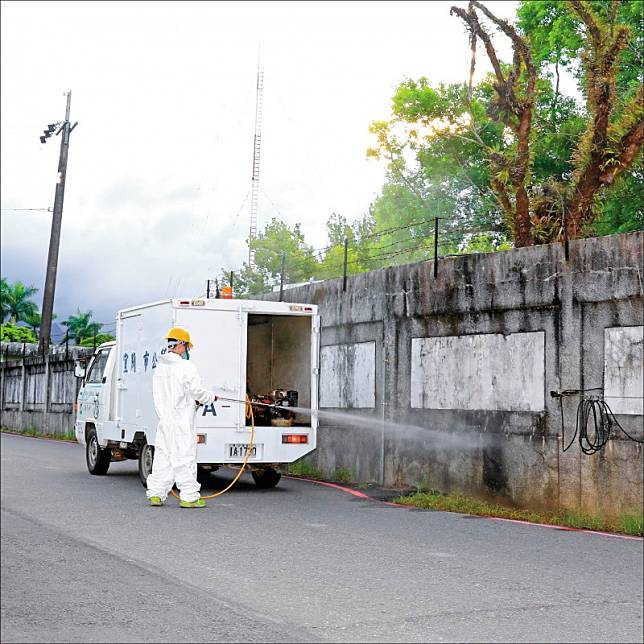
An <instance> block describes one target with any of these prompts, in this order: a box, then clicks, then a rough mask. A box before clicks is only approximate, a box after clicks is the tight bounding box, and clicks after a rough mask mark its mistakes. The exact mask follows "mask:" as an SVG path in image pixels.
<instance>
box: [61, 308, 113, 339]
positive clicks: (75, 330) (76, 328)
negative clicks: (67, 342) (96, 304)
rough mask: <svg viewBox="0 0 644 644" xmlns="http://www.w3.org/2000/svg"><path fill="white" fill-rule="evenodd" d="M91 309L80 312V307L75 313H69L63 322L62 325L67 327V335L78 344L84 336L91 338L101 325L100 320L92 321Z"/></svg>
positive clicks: (96, 333)
mask: <svg viewBox="0 0 644 644" xmlns="http://www.w3.org/2000/svg"><path fill="white" fill-rule="evenodd" d="M92 315H93V313H92V312H91V311H87V312H86V313H81V312H80V309H78V310H77V313H76V315H70V316H69V317H68V318H67V319H66V320H65V321H64V322H61V324H62V325H63V326H66V327H67V330H68V332H69V337H70V338H73V339H74V340H75V341H76V344H80V343H81V342H82V341H83V340H85V339H86V338H93V337H94V336H95V335H98V333H99V332H100V330H101V328H102V327H103V325H102V324H101V323H100V322H92Z"/></svg>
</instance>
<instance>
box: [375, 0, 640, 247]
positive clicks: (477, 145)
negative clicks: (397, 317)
mask: <svg viewBox="0 0 644 644" xmlns="http://www.w3.org/2000/svg"><path fill="white" fill-rule="evenodd" d="M611 6H612V7H616V6H617V5H612V4H608V3H601V2H600V3H592V4H589V3H585V2H575V1H571V2H568V3H562V2H549V1H544V2H527V1H526V2H523V3H522V5H521V9H522V10H524V11H525V15H524V16H523V17H522V21H520V23H519V26H518V27H514V26H512V25H510V24H509V23H507V22H506V21H504V20H500V19H499V18H497V17H496V16H494V15H493V14H492V13H491V12H490V11H489V10H488V9H487V8H486V7H485V6H484V5H483V4H481V3H480V2H476V1H472V2H470V4H469V7H468V9H467V10H464V9H461V8H458V7H453V8H452V13H453V14H455V15H456V16H458V17H459V18H461V19H462V20H463V22H464V24H465V26H466V27H467V29H468V31H469V35H470V43H469V44H470V48H471V50H472V67H471V70H470V71H471V73H470V83H469V85H468V84H465V83H462V84H451V85H445V84H440V85H438V86H435V87H433V86H431V85H430V84H429V81H428V80H427V79H426V78H421V79H420V80H418V81H415V80H406V81H404V82H403V83H401V84H400V85H399V87H398V88H397V90H396V92H395V93H394V96H393V100H392V119H391V120H390V121H385V122H376V123H374V124H373V125H372V132H373V133H374V134H375V136H376V141H377V144H376V146H375V148H373V149H371V150H369V151H368V154H370V155H374V156H379V157H380V158H384V159H385V160H386V161H387V162H388V164H389V165H388V168H389V172H388V176H387V184H386V187H387V188H388V189H387V190H385V189H383V194H382V195H381V196H380V197H379V198H378V199H377V200H376V202H374V206H375V208H374V211H375V214H376V219H379V218H381V217H382V216H383V215H386V213H387V211H390V213H391V215H386V216H387V217H389V219H390V221H392V220H393V219H396V218H397V219H398V220H399V221H401V222H404V221H406V220H407V221H408V220H409V219H410V216H409V213H411V212H412V211H414V210H415V211H416V213H417V214H418V213H426V216H430V217H431V214H433V213H436V212H440V213H441V214H442V215H443V216H446V217H447V218H446V219H445V221H443V222H441V239H445V240H446V241H447V242H448V245H452V246H453V245H456V247H457V248H458V249H459V250H462V249H463V248H465V247H466V244H467V243H468V242H467V239H468V235H469V232H468V234H464V233H463V230H464V229H468V231H470V232H471V231H472V228H474V229H478V230H479V231H480V232H482V233H485V234H487V233H491V234H493V235H494V236H495V238H497V239H498V240H499V243H504V242H503V239H504V238H505V239H507V238H509V239H512V240H513V242H514V244H515V245H516V246H525V245H529V244H535V243H544V242H548V241H553V240H555V239H561V238H562V237H563V236H564V227H565V232H566V233H567V234H568V236H569V237H571V238H572V237H579V236H581V235H584V234H591V233H592V232H593V224H595V223H596V226H597V227H596V228H595V229H594V230H599V229H600V222H602V221H603V224H601V226H602V227H601V229H602V230H604V231H606V230H607V229H608V230H609V231H610V230H611V228H612V229H613V230H614V229H619V230H632V229H636V228H641V224H642V207H641V203H642V201H641V198H640V199H637V195H638V194H639V195H641V186H642V175H643V174H644V173H643V172H642V168H641V154H639V152H640V149H641V145H642V127H643V114H642V104H641V103H642V98H643V97H642V82H641V66H639V65H637V64H636V62H637V61H635V62H634V56H636V54H634V53H633V52H632V49H633V47H632V46H631V48H629V49H626V44H627V43H628V44H630V45H641V44H642V42H643V39H642V35H641V34H642V26H641V22H642V15H641V12H639V13H637V15H636V14H635V9H634V4H633V3H630V2H629V3H623V4H622V5H619V6H618V7H617V9H615V8H613V9H612V10H609V8H610V7H611ZM641 6H642V5H641V4H640V5H639V7H640V9H641ZM484 21H487V22H488V23H491V24H492V25H493V26H494V27H496V28H497V29H498V30H499V31H500V32H501V33H502V35H504V36H505V37H507V38H509V39H510V42H511V44H512V47H513V53H514V56H513V61H512V64H509V65H508V64H506V63H504V62H503V61H501V60H500V59H499V58H498V56H497V53H496V49H495V47H494V45H493V42H492V38H491V36H490V33H489V32H488V27H487V26H486V25H485V24H484ZM548 30H550V31H548ZM553 33H554V34H555V35H554V36H553ZM593 34H595V35H593ZM533 35H534V40H533V39H532V36H533ZM481 42H482V43H483V45H484V49H485V52H486V54H487V56H488V58H489V59H490V61H491V63H492V67H493V70H494V71H493V73H492V74H489V75H488V76H487V77H486V78H484V79H483V81H482V82H480V83H479V84H478V85H476V86H474V85H473V84H472V76H473V69H474V65H475V54H476V47H477V43H481ZM636 49H637V47H636ZM640 49H641V47H640ZM640 55H641V54H637V56H640ZM577 62H579V71H578V75H579V78H580V83H581V88H582V91H583V93H584V96H585V97H586V107H585V108H584V107H583V106H580V105H578V104H577V102H576V100H575V99H574V98H572V97H566V96H564V95H562V93H561V91H560V83H559V69H560V67H562V66H571V67H574V65H575V63H577ZM639 62H641V61H639ZM553 65H554V68H555V73H554V74H553V73H552V71H551V68H552V66H553ZM553 81H554V82H553ZM616 88H619V91H617V89H616ZM620 192H621V193H623V194H625V195H630V196H634V197H636V198H634V199H630V202H629V203H628V204H627V205H625V204H624V203H623V200H619V199H618V197H617V195H618V194H619V193H620ZM414 197H415V199H414ZM414 201H415V202H416V203H415V204H414ZM564 222H565V224H564ZM380 226H381V224H380V223H379V221H376V222H375V228H376V230H377V229H378V228H379V227H380ZM443 233H446V234H447V237H443ZM427 234H428V235H431V233H430V232H428V233H427ZM401 243H402V242H401ZM421 251H422V249H421Z"/></svg>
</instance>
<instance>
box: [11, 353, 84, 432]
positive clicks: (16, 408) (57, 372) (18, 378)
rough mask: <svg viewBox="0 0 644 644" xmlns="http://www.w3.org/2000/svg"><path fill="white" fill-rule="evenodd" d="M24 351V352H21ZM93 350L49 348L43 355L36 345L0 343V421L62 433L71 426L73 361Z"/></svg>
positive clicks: (74, 382) (74, 388) (75, 388)
mask: <svg viewBox="0 0 644 644" xmlns="http://www.w3.org/2000/svg"><path fill="white" fill-rule="evenodd" d="M23 351H24V353H23ZM92 353H93V350H92V349H86V348H84V347H70V348H69V349H68V350H65V348H64V347H52V348H51V349H50V352H49V356H48V357H47V358H45V357H44V356H42V355H39V354H38V352H37V345H24V346H23V345H22V344H18V343H11V342H9V343H5V342H3V343H2V344H1V345H0V355H1V356H2V362H0V424H1V425H2V427H7V428H9V429H34V430H36V431H38V432H40V433H42V434H53V435H62V434H65V433H68V432H70V431H72V430H73V428H74V421H75V414H74V403H75V402H76V396H77V394H78V387H79V380H78V379H77V378H76V377H75V376H74V364H75V361H76V360H77V359H79V358H88V357H89V356H91V355H92Z"/></svg>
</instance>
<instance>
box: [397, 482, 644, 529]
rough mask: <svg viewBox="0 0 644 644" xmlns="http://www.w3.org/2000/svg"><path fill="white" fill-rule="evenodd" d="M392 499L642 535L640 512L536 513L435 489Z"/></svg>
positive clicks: (454, 509) (478, 513)
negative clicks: (612, 514)
mask: <svg viewBox="0 0 644 644" xmlns="http://www.w3.org/2000/svg"><path fill="white" fill-rule="evenodd" d="M394 502H395V503H400V504H401V505H410V506H413V507H417V508H423V509H426V510H441V511H444V512H458V513H462V514H473V515H477V516H485V517H501V518H505V519H515V520H520V521H531V522H533V523H547V524H550V525H560V526H568V527H571V528H580V529H587V530H603V531H611V532H624V533H626V534H632V535H638V536H641V535H642V515H641V514H636V513H627V514H623V515H620V516H618V517H597V516H590V515H586V514H578V513H575V512H570V511H566V510H560V511H551V512H546V511H544V512H539V511H534V510H524V509H519V508H512V507H507V506H504V505H499V504H497V503H490V502H488V501H482V500H480V499H475V498H472V497H469V496H465V495H463V494H444V493H443V494H442V493H441V492H439V491H436V490H431V491H427V492H425V491H423V492H415V493H413V494H411V495H409V496H400V497H398V498H397V499H394Z"/></svg>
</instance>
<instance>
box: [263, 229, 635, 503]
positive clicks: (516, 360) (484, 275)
mask: <svg viewBox="0 0 644 644" xmlns="http://www.w3.org/2000/svg"><path fill="white" fill-rule="evenodd" d="M643 241H644V236H643V234H642V233H641V232H640V233H628V234H622V235H614V236H610V237H603V238H597V239H587V240H580V241H575V242H571V244H570V256H569V260H568V261H566V260H565V257H564V253H563V247H562V246H561V245H559V244H552V245H545V246H538V247H534V248H526V249H520V250H513V251H506V252H501V253H494V254H481V255H468V256H462V257H454V258H445V259H440V260H439V261H438V276H437V278H436V279H435V278H434V277H433V262H422V263H418V264H412V265H407V266H400V267H395V268H389V269H383V270H378V271H372V272H370V273H365V274H361V275H356V276H353V277H350V278H349V280H348V285H347V290H346V292H343V291H342V280H330V281H327V282H323V283H317V284H311V285H308V286H303V287H298V288H294V289H287V290H285V291H284V299H285V300H286V301H290V302H306V303H312V304H317V305H318V306H319V307H320V314H321V318H322V329H321V346H322V349H321V374H320V393H321V402H322V403H324V404H323V405H322V406H323V407H324V406H325V405H326V406H330V405H333V406H335V408H334V409H332V410H331V411H334V412H336V413H334V414H329V415H327V416H326V418H325V414H324V413H322V415H321V428H320V432H319V440H318V449H317V450H316V452H315V453H314V454H313V455H312V456H311V457H309V458H310V460H311V461H312V462H313V463H314V464H315V465H317V466H318V467H319V468H320V469H321V470H322V471H323V472H324V473H326V474H330V473H331V472H332V471H333V469H335V468H336V467H339V466H344V467H349V468H350V469H351V470H352V472H353V474H354V478H355V479H356V480H358V481H374V482H378V483H381V484H384V485H397V486H417V485H425V486H428V487H430V488H436V489H440V490H442V491H462V492H466V493H469V494H473V495H479V496H482V497H491V498H497V499H502V500H505V501H509V502H512V503H515V504H517V505H519V506H532V507H534V506H543V507H544V508H553V507H566V508H569V509H574V510H580V511H585V512H589V513H598V514H612V513H619V512H622V511H627V510H631V509H639V511H641V507H642V446H641V445H640V444H638V443H635V442H632V441H630V440H628V439H627V438H626V437H625V436H624V435H623V434H621V433H619V431H617V432H616V433H614V434H613V438H612V440H611V441H610V442H609V444H608V445H607V446H606V448H605V449H603V450H602V451H601V452H600V453H598V454H596V455H594V456H586V455H584V454H583V453H581V452H580V449H579V446H578V445H577V444H576V443H575V444H573V445H572V446H571V447H570V449H569V450H567V451H566V452H563V451H562V443H563V441H564V440H565V441H566V443H567V442H569V440H570V439H571V438H572V434H573V432H574V427H575V418H576V410H577V404H578V402H579V399H580V398H579V396H570V397H566V398H564V399H563V400H562V403H561V404H562V405H563V410H564V420H565V431H564V433H563V435H562V426H561V416H560V401H559V399H558V398H553V397H552V396H551V395H550V392H551V391H552V390H562V389H591V388H597V389H596V390H594V391H589V392H588V394H602V392H604V391H605V394H606V397H607V401H608V402H609V404H611V406H612V407H613V411H614V412H615V413H616V414H617V418H618V420H619V422H620V423H621V424H622V425H623V427H624V428H625V429H626V430H627V431H628V432H629V433H631V434H632V435H634V436H635V437H637V438H639V439H640V440H641V439H642V398H641V396H642V375H641V374H642V314H643V293H642V270H643V269H642V243H643ZM265 298H266V299H271V300H275V299H278V294H275V293H273V294H268V295H266V296H265ZM361 347H364V349H362V348H361ZM367 347H368V350H367ZM372 356H373V358H372ZM371 383H373V393H372V392H371ZM337 412H342V415H340V416H339V415H338V413H337ZM352 417H358V418H359V419H360V421H359V422H357V421H356V422H354V421H352ZM441 437H442V438H441ZM445 437H447V438H450V439H456V441H457V444H458V447H455V446H454V443H453V442H450V441H447V440H443V439H444V438H445Z"/></svg>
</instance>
